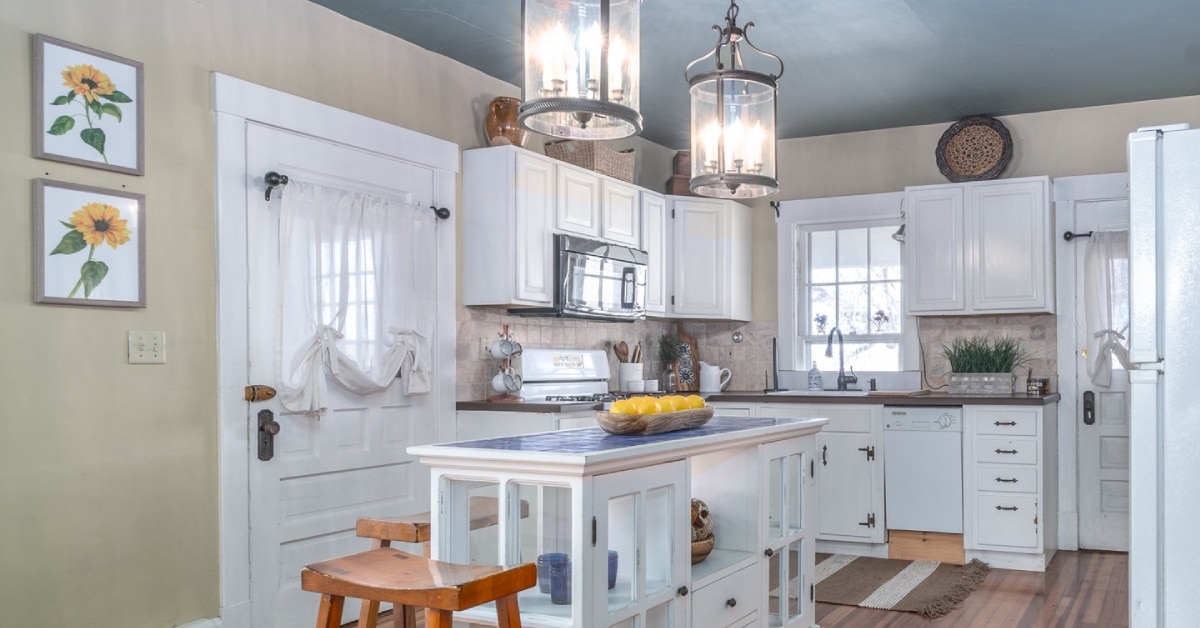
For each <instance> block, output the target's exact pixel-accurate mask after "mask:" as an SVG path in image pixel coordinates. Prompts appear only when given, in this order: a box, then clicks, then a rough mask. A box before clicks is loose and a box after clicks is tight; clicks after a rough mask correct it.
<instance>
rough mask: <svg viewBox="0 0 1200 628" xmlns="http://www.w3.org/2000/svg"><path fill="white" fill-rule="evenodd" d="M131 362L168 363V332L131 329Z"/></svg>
mask: <svg viewBox="0 0 1200 628" xmlns="http://www.w3.org/2000/svg"><path fill="white" fill-rule="evenodd" d="M129 363H130V364H166V363H167V332H165V331H134V330H130V331H129Z"/></svg>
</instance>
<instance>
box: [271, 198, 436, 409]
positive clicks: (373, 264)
mask: <svg viewBox="0 0 1200 628" xmlns="http://www.w3.org/2000/svg"><path fill="white" fill-rule="evenodd" d="M435 223H436V219H435V217H434V214H433V212H431V211H429V209H428V208H422V207H418V206H415V205H412V204H410V203H407V202H404V201H401V200H398V199H394V198H388V197H385V196H380V195H376V194H369V193H365V192H362V191H355V190H341V189H335V188H331V187H327V186H322V185H318V184H315V183H309V182H304V181H297V180H296V179H295V178H293V179H292V180H291V182H289V183H288V185H287V186H286V187H285V188H284V189H283V195H282V201H281V203H280V219H279V290H280V298H279V304H280V309H279V311H278V312H277V313H276V315H277V317H278V321H279V325H278V330H279V334H278V345H277V355H276V358H277V360H276V363H277V364H279V367H280V374H279V381H280V384H281V386H280V401H281V402H282V403H283V406H284V407H285V408H287V409H289V410H292V411H296V412H304V413H307V414H314V415H319V414H320V413H321V412H323V411H324V410H325V409H326V407H327V402H326V399H327V396H328V388H327V386H328V383H327V382H328V381H333V382H335V383H336V384H337V385H339V386H341V387H342V388H344V389H346V390H348V391H350V392H352V393H356V394H359V395H368V394H372V393H377V392H382V391H383V390H385V389H387V387H388V386H390V385H392V384H393V383H394V382H395V381H396V378H397V376H398V377H399V379H400V385H401V386H402V387H403V391H404V393H405V394H409V395H411V394H418V393H426V392H429V390H430V369H431V367H432V364H431V361H432V349H431V346H430V339H431V338H433V329H434V324H435V318H434V316H435V312H436V310H437V309H436V275H437V272H436V271H437V269H436V264H435V260H436V259H437V256H436V250H435V248H436V242H437V238H436V236H435V233H434V231H435V229H436V224H435Z"/></svg>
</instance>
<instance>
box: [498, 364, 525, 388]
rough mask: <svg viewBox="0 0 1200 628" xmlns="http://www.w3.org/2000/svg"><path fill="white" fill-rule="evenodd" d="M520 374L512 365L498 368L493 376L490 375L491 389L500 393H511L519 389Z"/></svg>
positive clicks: (521, 382) (520, 382)
mask: <svg viewBox="0 0 1200 628" xmlns="http://www.w3.org/2000/svg"><path fill="white" fill-rule="evenodd" d="M523 383H524V382H523V381H522V380H521V375H520V374H519V373H517V372H516V371H514V370H513V369H512V367H509V368H506V369H500V371H499V372H498V373H496V375H495V376H493V377H492V389H493V390H495V391H496V392H501V393H512V392H517V391H518V390H521V384H523Z"/></svg>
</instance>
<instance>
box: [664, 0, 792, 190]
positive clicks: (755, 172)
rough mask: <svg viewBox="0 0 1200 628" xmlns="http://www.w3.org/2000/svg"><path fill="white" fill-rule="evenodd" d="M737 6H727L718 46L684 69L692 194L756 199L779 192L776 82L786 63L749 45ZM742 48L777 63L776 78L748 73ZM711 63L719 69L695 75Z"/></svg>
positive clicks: (747, 25)
mask: <svg viewBox="0 0 1200 628" xmlns="http://www.w3.org/2000/svg"><path fill="white" fill-rule="evenodd" d="M737 15H738V5H737V2H736V1H731V2H730V3H729V11H728V12H727V13H726V14H725V27H724V28H721V27H720V26H716V25H714V26H713V30H715V31H718V32H720V33H721V36H720V39H719V40H718V41H717V46H716V47H715V48H713V49H712V50H710V51H709V52H708V54H705V55H704V56H702V57H700V58H699V59H696V60H695V61H692V62H691V63H689V64H688V66H687V68H686V69H685V70H684V76H685V77H686V78H687V80H688V86H689V90H690V92H691V100H692V144H691V149H692V151H691V156H692V178H691V181H689V184H688V188H689V189H690V190H691V191H692V193H693V194H698V195H701V196H711V197H717V198H757V197H759V196H767V195H769V194H774V193H776V192H778V191H779V181H778V179H777V178H776V173H775V94H776V89H777V86H776V81H778V80H779V77H781V76H783V60H781V59H780V58H779V57H777V56H775V55H773V54H771V53H769V52H764V51H762V50H759V49H758V48H757V47H755V45H754V44H752V43H750V38H749V36H748V34H747V33H748V31H749V30H750V28H752V27H753V26H754V22H747V23H746V27H745V29H742V28H739V27H738V25H737ZM742 44H745V45H746V46H748V47H749V48H750V49H751V50H753V51H754V52H756V53H758V54H759V55H762V56H763V57H766V58H770V59H774V62H775V63H777V64H779V72H778V73H776V74H764V73H762V72H756V71H752V70H748V69H746V66H745V59H744V58H743V55H742ZM710 57H711V58H713V59H715V61H716V70H714V71H708V72H700V73H698V74H695V75H692V69H693V68H694V67H696V66H697V65H698V64H700V63H701V62H703V61H705V60H707V59H709V58H710Z"/></svg>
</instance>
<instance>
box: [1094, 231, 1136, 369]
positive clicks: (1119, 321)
mask: <svg viewBox="0 0 1200 628" xmlns="http://www.w3.org/2000/svg"><path fill="white" fill-rule="evenodd" d="M1083 273H1084V286H1083V298H1084V311H1085V315H1086V317H1087V340H1088V342H1087V371H1088V377H1091V378H1092V382H1093V383H1095V384H1096V385H1098V386H1109V385H1111V384H1112V363H1113V359H1114V358H1115V359H1116V360H1117V361H1118V362H1120V363H1121V366H1122V367H1124V368H1126V369H1128V368H1129V341H1128V340H1127V339H1126V336H1127V334H1128V333H1129V232H1128V231H1094V232H1092V235H1091V237H1090V238H1088V242H1087V249H1086V250H1085V251H1084V253H1083Z"/></svg>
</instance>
